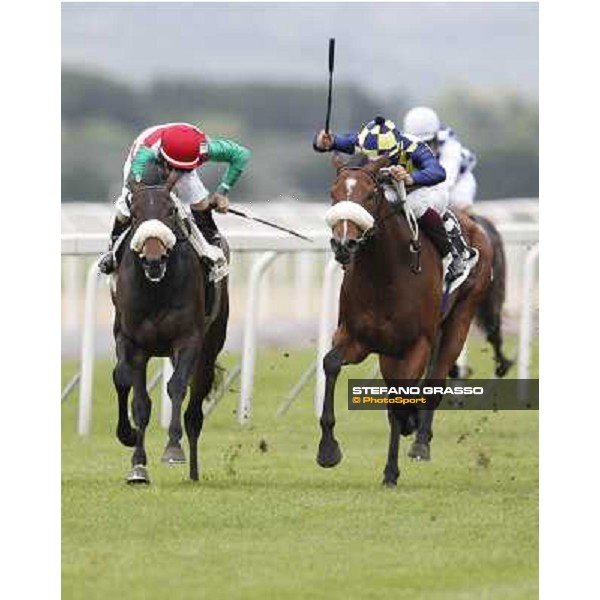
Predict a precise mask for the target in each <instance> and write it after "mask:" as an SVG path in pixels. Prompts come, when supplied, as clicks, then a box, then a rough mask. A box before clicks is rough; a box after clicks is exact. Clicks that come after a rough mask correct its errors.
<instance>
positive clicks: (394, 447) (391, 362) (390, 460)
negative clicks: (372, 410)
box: [379, 338, 431, 487]
mask: <svg viewBox="0 0 600 600" xmlns="http://www.w3.org/2000/svg"><path fill="white" fill-rule="evenodd" d="M430 354H431V344H430V343H429V342H428V341H427V339H426V338H419V340H417V342H415V344H414V345H413V346H412V347H411V348H410V350H409V351H408V352H407V353H406V355H405V358H404V359H403V360H399V359H396V358H392V357H389V356H380V357H379V369H380V370H381V374H382V376H383V378H384V379H385V380H386V382H389V381H392V380H395V379H396V380H397V379H400V380H404V381H409V382H413V381H418V379H419V378H420V377H421V375H422V373H423V371H424V370H425V368H426V367H427V361H428V360H429V356H430ZM388 422H389V424H390V438H389V444H388V455H387V462H386V464H385V468H384V470H383V484H384V485H386V486H388V487H393V486H395V485H396V483H397V481H398V477H399V476H400V468H399V466H398V452H399V448H400V434H404V435H408V434H409V433H412V431H414V429H415V427H416V420H415V415H414V412H413V411H409V410H399V409H398V408H397V407H393V406H388Z"/></svg>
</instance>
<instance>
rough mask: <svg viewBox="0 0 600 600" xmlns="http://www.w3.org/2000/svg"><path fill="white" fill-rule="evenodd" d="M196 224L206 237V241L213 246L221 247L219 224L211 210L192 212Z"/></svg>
mask: <svg viewBox="0 0 600 600" xmlns="http://www.w3.org/2000/svg"><path fill="white" fill-rule="evenodd" d="M192 215H194V223H196V225H197V226H198V229H199V230H200V232H201V233H202V235H203V236H204V239H205V240H206V241H207V242H208V243H209V244H211V245H212V246H220V241H221V234H220V233H219V230H218V229H217V224H216V223H215V220H214V219H213V215H212V211H211V210H192Z"/></svg>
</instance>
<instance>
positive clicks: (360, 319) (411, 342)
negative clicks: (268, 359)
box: [317, 155, 492, 486]
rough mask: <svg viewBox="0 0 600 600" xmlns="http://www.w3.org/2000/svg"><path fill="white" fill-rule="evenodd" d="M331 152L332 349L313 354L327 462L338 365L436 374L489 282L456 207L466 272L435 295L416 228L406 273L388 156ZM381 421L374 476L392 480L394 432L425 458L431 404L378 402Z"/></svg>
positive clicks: (332, 445) (483, 248) (472, 227)
mask: <svg viewBox="0 0 600 600" xmlns="http://www.w3.org/2000/svg"><path fill="white" fill-rule="evenodd" d="M333 161H334V166H335V167H336V169H337V175H336V178H335V181H334V183H333V186H332V188H331V198H332V204H333V208H335V207H336V205H337V204H338V203H342V202H344V203H345V204H343V205H340V206H339V207H338V208H340V210H339V211H337V214H338V218H337V219H335V222H333V223H332V234H333V237H332V249H333V250H334V253H335V257H336V259H337V260H338V262H341V263H342V264H343V265H344V269H345V272H344V278H343V281H342V287H341V291H340V299H339V319H338V326H337V329H336V331H335V333H334V335H333V343H332V349H331V350H330V351H329V352H328V353H327V354H326V355H325V357H324V360H323V369H324V371H325V396H324V402H323V411H322V415H321V419H320V424H321V439H320V442H319V448H318V453H317V462H318V464H319V465H321V466H322V467H333V466H335V465H337V464H338V463H339V462H340V461H341V459H342V453H341V450H340V446H339V443H338V441H337V440H336V439H335V435H334V426H335V413H334V391H335V384H336V380H337V377H338V375H339V373H340V370H341V368H342V366H343V365H347V364H356V363H360V362H362V361H363V360H364V359H365V358H366V357H367V356H368V355H369V354H371V353H376V354H378V355H379V367H380V370H381V374H382V376H383V378H384V379H385V380H386V381H391V380H405V381H406V382H407V383H408V381H411V382H418V381H419V380H420V379H421V378H422V377H426V378H427V379H428V380H435V381H436V382H440V381H443V380H445V379H446V377H447V375H448V372H449V370H450V368H451V367H452V365H453V364H454V362H455V360H456V358H457V357H458V355H459V353H460V351H461V349H462V347H463V344H464V341H465V339H466V337H467V333H468V331H469V326H470V324H471V321H472V320H473V317H474V315H475V312H476V310H477V306H478V304H479V302H480V301H481V299H482V297H483V296H484V295H485V293H486V290H487V288H488V286H489V282H490V274H491V258H492V250H491V246H490V242H489V240H488V238H487V236H486V234H485V232H484V231H483V230H482V229H481V228H480V227H479V226H477V225H476V224H475V223H473V222H472V221H469V220H468V219H467V218H465V216H464V215H463V216H460V217H459V219H460V223H461V227H462V229H463V233H464V235H465V237H466V238H467V240H468V241H469V242H470V244H471V245H472V246H473V247H475V248H477V250H478V251H479V261H478V262H477V264H476V266H475V267H474V268H473V271H472V272H471V274H470V275H469V277H468V278H467V280H466V281H465V282H464V283H463V284H462V285H461V286H460V287H459V288H458V289H457V290H456V291H455V292H453V293H452V294H451V295H450V297H449V298H447V299H446V300H445V301H444V303H442V299H443V280H442V264H441V260H440V258H439V255H438V253H437V251H436V249H435V247H434V245H433V244H432V243H431V242H430V240H429V239H428V238H427V237H426V236H423V235H420V243H421V259H420V262H421V271H420V272H418V273H416V272H415V271H416V270H417V269H413V268H412V266H413V260H414V257H413V253H412V252H411V239H412V234H411V229H410V227H409V224H408V222H407V220H406V218H404V217H403V216H399V215H398V214H397V213H396V212H395V211H394V209H393V208H392V206H391V205H390V203H389V202H388V201H387V200H386V199H385V197H384V191H383V188H382V185H381V182H380V173H379V171H380V169H382V168H383V167H386V166H387V165H388V164H389V160H388V159H387V157H382V158H380V159H378V160H376V161H374V162H368V160H367V159H366V157H364V156H361V155H356V156H354V157H353V158H352V159H351V160H350V161H349V162H348V163H346V164H344V163H343V162H342V161H341V160H340V159H339V157H337V156H334V159H333ZM333 208H332V209H330V212H331V211H332V210H333ZM369 224H373V227H369ZM442 304H444V305H445V306H444V308H442ZM388 421H389V424H390V438H389V448H388V456H387V463H386V465H385V469H384V480H383V482H384V484H386V485H389V486H393V485H396V482H397V479H398V476H399V468H398V448H399V439H400V435H410V434H411V433H413V432H415V431H416V439H415V441H414V443H413V446H412V448H411V450H410V452H409V455H410V456H412V457H413V458H417V459H418V458H421V459H428V458H429V453H430V449H429V444H430V441H431V438H432V423H433V410H424V409H421V410H419V409H416V408H412V409H410V408H409V409H407V408H398V407H396V406H394V405H388Z"/></svg>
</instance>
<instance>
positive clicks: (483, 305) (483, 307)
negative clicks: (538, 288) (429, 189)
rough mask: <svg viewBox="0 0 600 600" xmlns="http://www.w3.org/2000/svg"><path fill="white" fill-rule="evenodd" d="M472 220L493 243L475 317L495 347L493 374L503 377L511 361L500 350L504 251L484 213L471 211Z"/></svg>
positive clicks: (498, 235)
mask: <svg viewBox="0 0 600 600" xmlns="http://www.w3.org/2000/svg"><path fill="white" fill-rule="evenodd" d="M471 218H472V219H473V221H475V222H476V223H477V224H478V225H480V226H481V227H482V228H483V230H484V231H485V232H486V234H487V236H488V238H489V239H490V242H491V244H492V250H493V256H492V281H491V283H490V286H489V288H488V291H487V293H486V295H485V297H484V298H483V300H482V301H481V302H480V304H479V306H478V307H477V314H476V316H475V320H476V322H477V324H478V325H479V326H480V327H481V328H482V329H483V330H484V331H485V333H486V336H487V340H488V341H489V342H490V344H492V346H493V348H494V359H495V361H496V375H497V376H498V377H503V376H504V375H505V374H506V372H507V371H508V369H509V368H510V367H511V365H512V361H511V360H509V359H508V358H506V356H505V355H504V353H503V351H502V341H503V339H502V307H503V306H504V299H505V297H506V255H505V253H504V244H503V242H502V237H501V236H500V233H499V231H498V229H496V226H495V225H494V224H493V223H492V222H491V221H490V220H489V219H487V218H486V217H482V216H481V215H471Z"/></svg>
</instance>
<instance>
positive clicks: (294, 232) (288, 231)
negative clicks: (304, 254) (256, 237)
mask: <svg viewBox="0 0 600 600" xmlns="http://www.w3.org/2000/svg"><path fill="white" fill-rule="evenodd" d="M227 212H228V213H230V214H232V215H237V216H238V217H244V219H250V220H251V221H256V222H257V223H262V224H263V225H268V226H269V227H274V228H275V229H279V230H280V231H285V232H286V233H290V234H291V235H295V236H296V237H298V238H300V239H301V240H306V241H307V242H312V241H313V240H311V239H310V238H309V237H306V236H305V235H302V234H301V233H298V232H297V231H294V230H292V229H288V228H287V227H283V226H282V225H276V224H275V223H271V222H269V221H265V220H264V219H259V218H258V217H251V216H250V215H247V214H246V213H244V212H242V211H241V210H235V209H233V208H230V209H229V210H228V211H227Z"/></svg>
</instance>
